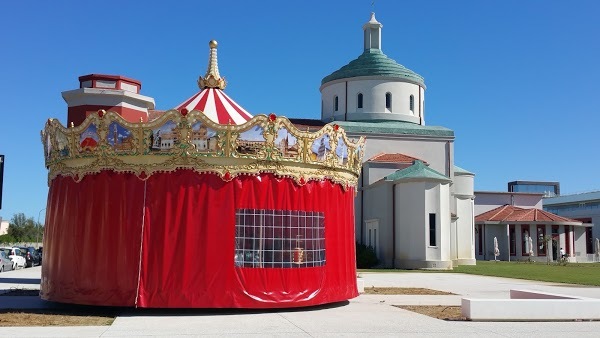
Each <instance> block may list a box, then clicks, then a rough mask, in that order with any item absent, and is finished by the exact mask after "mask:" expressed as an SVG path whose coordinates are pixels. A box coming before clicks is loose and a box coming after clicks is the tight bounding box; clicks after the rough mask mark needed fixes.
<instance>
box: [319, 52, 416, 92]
mask: <svg viewBox="0 0 600 338" xmlns="http://www.w3.org/2000/svg"><path fill="white" fill-rule="evenodd" d="M358 76H386V77H390V78H398V79H403V80H406V81H408V82H413V83H417V84H419V85H421V86H422V87H425V80H424V79H423V77H422V76H421V75H419V74H417V73H415V72H413V71H412V70H410V69H408V68H406V67H404V66H403V65H401V64H399V63H398V62H396V61H394V60H393V59H391V58H389V57H388V56H387V55H385V54H383V52H382V51H381V50H380V49H374V48H373V49H367V50H365V51H364V53H362V55H361V56H359V57H358V58H356V59H354V60H352V61H350V63H348V64H347V65H345V66H344V67H342V68H340V69H338V70H336V71H335V72H333V73H331V74H330V75H328V76H326V77H324V78H323V80H322V81H321V84H322V85H323V84H325V83H327V82H331V81H333V80H339V79H347V78H351V77H358Z"/></svg>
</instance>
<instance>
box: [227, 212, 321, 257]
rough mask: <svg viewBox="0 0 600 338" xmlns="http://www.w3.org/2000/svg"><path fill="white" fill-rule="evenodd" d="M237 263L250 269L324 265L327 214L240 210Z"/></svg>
mask: <svg viewBox="0 0 600 338" xmlns="http://www.w3.org/2000/svg"><path fill="white" fill-rule="evenodd" d="M234 262H235V266H237V267H249V268H297V267H314V266H323V265H325V215H324V213H323V212H314V211H295V210H294V211H292V210H272V209H237V210H236V224H235V253H234Z"/></svg>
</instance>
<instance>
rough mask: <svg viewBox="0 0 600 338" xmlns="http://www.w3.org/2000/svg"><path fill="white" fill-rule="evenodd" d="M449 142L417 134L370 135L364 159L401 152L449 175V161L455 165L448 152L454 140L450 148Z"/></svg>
mask: <svg viewBox="0 0 600 338" xmlns="http://www.w3.org/2000/svg"><path fill="white" fill-rule="evenodd" d="M348 135H349V137H357V135H355V134H352V133H348ZM447 142H448V140H445V139H440V138H437V139H433V138H423V139H420V138H417V137H415V136H411V137H410V138H402V137H389V136H381V135H368V140H367V142H366V144H365V155H364V157H363V159H364V160H365V161H367V160H368V159H370V158H372V157H373V156H375V155H377V154H380V153H389V154H395V153H401V154H405V155H409V156H412V157H415V158H418V159H420V160H423V161H425V162H427V164H429V167H430V168H431V169H433V170H435V171H437V172H439V173H441V174H444V175H448V168H449V163H448V161H450V165H451V166H450V168H452V167H453V161H452V160H451V159H450V160H448V155H449V154H448V153H449V152H452V150H453V149H452V145H453V143H454V142H450V148H448V146H447ZM375 181H376V180H375Z"/></svg>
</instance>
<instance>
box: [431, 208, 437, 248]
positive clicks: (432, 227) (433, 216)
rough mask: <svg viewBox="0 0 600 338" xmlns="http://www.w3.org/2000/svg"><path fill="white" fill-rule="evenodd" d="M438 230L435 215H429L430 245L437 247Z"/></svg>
mask: <svg viewBox="0 0 600 338" xmlns="http://www.w3.org/2000/svg"><path fill="white" fill-rule="evenodd" d="M436 232H437V230H436V227H435V214H429V245H430V246H435V245H436V243H437V241H436V238H435V234H436Z"/></svg>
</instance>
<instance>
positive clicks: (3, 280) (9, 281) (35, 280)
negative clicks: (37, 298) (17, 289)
mask: <svg viewBox="0 0 600 338" xmlns="http://www.w3.org/2000/svg"><path fill="white" fill-rule="evenodd" d="M41 282H42V280H41V279H40V278H4V277H0V283H7V284H37V285H40V283H41Z"/></svg>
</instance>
